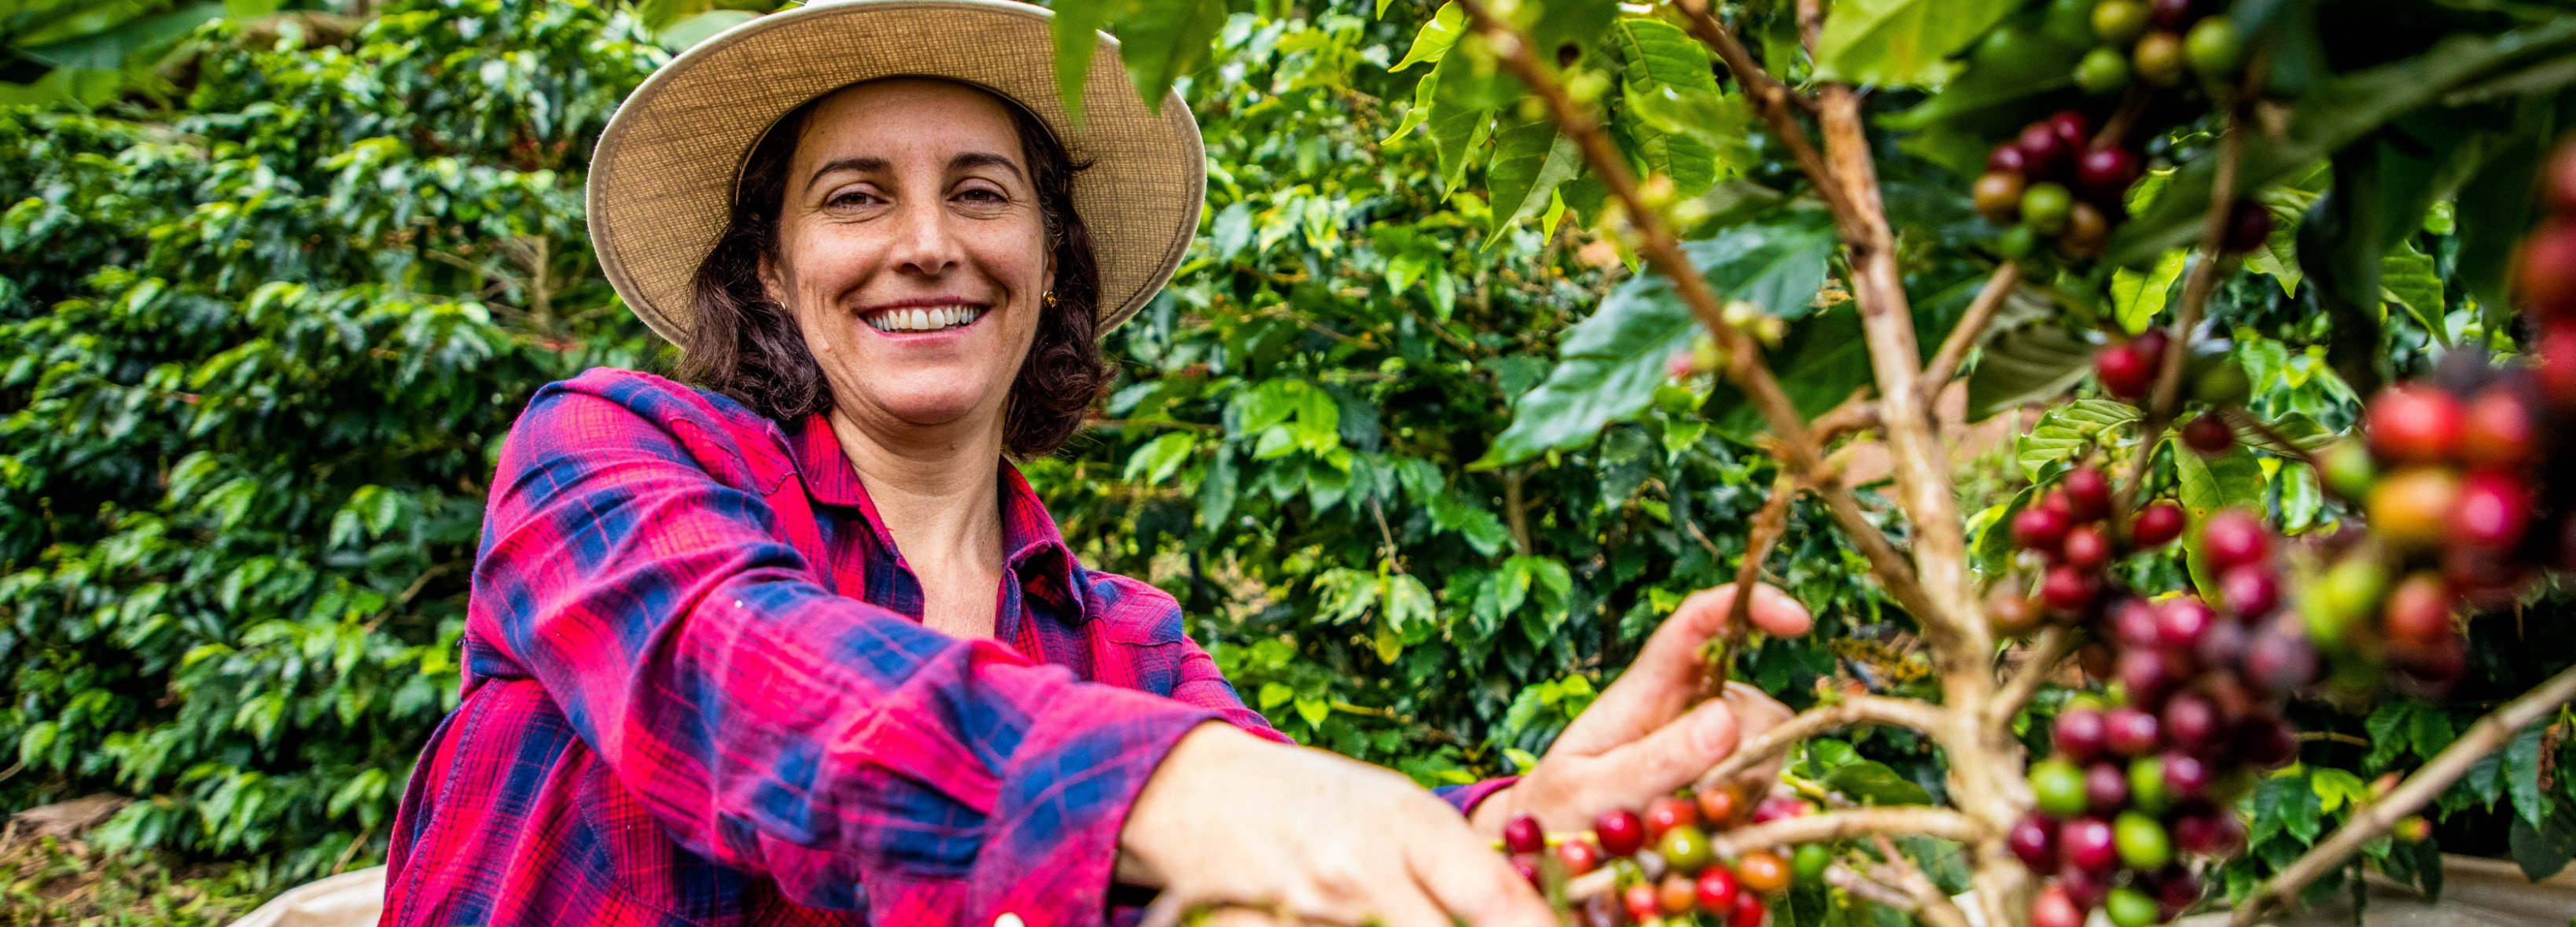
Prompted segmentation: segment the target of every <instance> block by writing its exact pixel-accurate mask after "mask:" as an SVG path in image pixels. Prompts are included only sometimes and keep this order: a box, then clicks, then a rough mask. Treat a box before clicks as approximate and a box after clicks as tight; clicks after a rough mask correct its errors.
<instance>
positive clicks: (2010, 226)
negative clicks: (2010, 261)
mask: <svg viewBox="0 0 2576 927" xmlns="http://www.w3.org/2000/svg"><path fill="white" fill-rule="evenodd" d="M2145 171H2146V162H2145V160H2144V159H2143V158H2141V157H2140V156H2139V154H2138V152H2136V151H2134V150H2132V149H2130V148H2128V147H2125V146H2122V145H2118V144H2104V145H2097V144H2095V139H2094V135H2093V120H2092V119H2091V118H2090V117H2087V116H2085V115H2084V114H2083V113H2081V112H2077V111H2075V110H2071V109H2070V110H2063V111H2060V112H2058V113H2056V114H2054V115H2051V116H2049V117H2048V118H2045V119H2041V120H2039V121H2037V122H2033V123H2031V124H2030V125H2029V126H2028V127H2025V128H2024V129H2022V131H2021V134H2019V135H2017V136H2014V137H2013V138H2011V139H2008V140H2006V141H2005V142H2004V143H2003V144H2000V145H1997V146H1995V148H1994V150H1993V151H1992V152H1991V153H1989V154H1987V155H1986V173H1985V175H1984V176H1981V177H1978V178H1977V185H1976V187H1975V188H1974V189H1973V190H1972V191H1971V192H1970V196H1971V198H1972V199H1973V200H1974V202H1975V204H1976V207H1977V213H1978V214H1979V215H1982V216H1985V217H1986V221H1989V222H1993V223H1995V224H1996V225H2001V226H2005V227H2006V229H2005V232H2004V235H2003V238H2002V239H2001V240H2000V241H1999V242H1998V245H1997V247H1998V248H1999V249H2000V250H2002V251H2003V253H2004V256H2006V257H2010V258H2015V259H2019V258H2022V257H2026V256H2028V255H2029V254H2030V253H2031V252H2033V251H2034V250H2036V249H2037V248H2038V246H2039V243H2040V242H2041V241H2043V240H2047V241H2054V242H2056V243H2057V248H2058V250H2059V251H2060V252H2061V253H2064V254H2065V255H2066V256H2068V257H2074V258H2084V257H2091V256H2093V255H2095V254H2099V253H2101V250H2102V243H2103V242H2104V241H2107V240H2109V239H2110V237H2111V229H2112V227H2113V226H2114V225H2116V224H2118V222H2119V219H2120V218H2121V217H2122V216H2123V215H2125V214H2126V212H2125V209H2124V207H2123V205H2122V204H2123V202H2124V200H2125V198H2126V197H2127V195H2128V192H2129V185H2130V184H2133V183H2136V182H2137V180H2138V177H2139V176H2140V175H2142V174H2144V173H2145ZM2266 234H2269V233H2268V231H2267V232H2266Z"/></svg>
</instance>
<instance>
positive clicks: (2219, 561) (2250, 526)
mask: <svg viewBox="0 0 2576 927" xmlns="http://www.w3.org/2000/svg"><path fill="white" fill-rule="evenodd" d="M2200 553H2201V556H2203V557H2205V558H2207V559H2208V560H2209V567H2210V569H2213V570H2219V571H2225V570H2226V569H2228V568H2229V567H2236V566H2243V565H2245V564H2249V563H2262V562H2264V561H2266V560H2270V559H2272V529H2270V528H2266V527H2264V526H2263V520H2262V519H2260V518H2256V517H2254V516H2253V515H2251V514H2249V513H2247V512H2245V511H2244V510H2242V509H2228V510H2226V511H2224V512H2219V513H2217V514H2214V515H2211V516H2209V521H2208V522H2207V523H2205V524H2203V525H2201V526H2200Z"/></svg>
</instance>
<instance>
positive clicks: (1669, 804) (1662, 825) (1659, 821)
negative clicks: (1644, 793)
mask: <svg viewBox="0 0 2576 927" xmlns="http://www.w3.org/2000/svg"><path fill="white" fill-rule="evenodd" d="M1645 817H1646V839H1648V840H1661V839H1663V836H1664V832H1665V831H1669V830H1672V829H1673V828H1676V827H1682V826H1685V825H1697V824H1698V823H1699V805H1697V804H1695V803H1693V802H1692V801H1691V800H1690V799H1687V798H1675V797H1673V796H1670V795H1664V796H1660V797H1657V798H1656V799H1655V800H1653V801H1650V802H1647V803H1646V815H1645Z"/></svg>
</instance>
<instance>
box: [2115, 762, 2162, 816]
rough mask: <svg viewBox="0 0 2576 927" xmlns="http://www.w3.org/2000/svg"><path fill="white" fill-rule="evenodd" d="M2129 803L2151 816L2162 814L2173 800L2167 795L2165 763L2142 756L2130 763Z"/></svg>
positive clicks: (2128, 776) (2128, 775) (2128, 773)
mask: <svg viewBox="0 0 2576 927" xmlns="http://www.w3.org/2000/svg"><path fill="white" fill-rule="evenodd" d="M2126 775H2127V778H2128V780H2129V801H2130V803H2131V804H2134V805H2136V806H2138V808H2139V809H2141V810H2144V811H2146V812H2148V813H2150V814H2161V813H2163V812H2164V809H2165V806H2166V805H2168V804H2171V803H2172V799H2170V798H2168V797H2167V796H2166V795H2165V761H2164V758H2162V757H2154V756H2142V757H2139V758H2137V759H2135V760H2131V761H2129V768H2128V771H2127V773H2126Z"/></svg>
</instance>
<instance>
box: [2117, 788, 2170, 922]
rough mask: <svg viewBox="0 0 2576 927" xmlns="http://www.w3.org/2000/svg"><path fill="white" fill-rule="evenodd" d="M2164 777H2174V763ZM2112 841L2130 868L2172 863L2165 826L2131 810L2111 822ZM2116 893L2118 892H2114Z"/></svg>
mask: <svg viewBox="0 0 2576 927" xmlns="http://www.w3.org/2000/svg"><path fill="white" fill-rule="evenodd" d="M2165 775H2166V776H2167V777H2171V776H2172V775H2173V764H2172V763H2171V762H2167V763H2166V764H2165ZM2111 826H2112V828H2113V830H2114V832H2115V833H2114V835H2113V838H2112V839H2113V840H2114V842H2116V843H2117V844H2118V846H2119V850H2120V861H2121V862H2123V863H2126V864H2128V866H2129V868H2131V869H2162V868H2164V866H2165V864H2166V863H2170V862H2173V840H2172V838H2171V837H2169V836H2167V835H2166V834H2165V826H2164V824H2163V823H2161V822H2158V821H2157V820H2156V819H2155V818H2153V817H2149V816H2147V815H2145V814H2142V813H2140V812H2136V811H2131V812H2127V813H2124V814H2122V815H2120V817H2119V819H2118V820H2117V821H2115V822H2113V823H2112V825H2111ZM2115 894H2116V893H2115Z"/></svg>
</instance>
